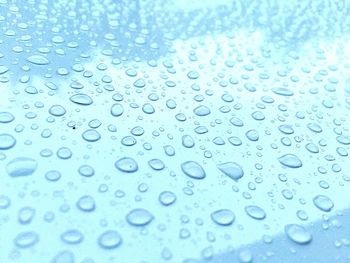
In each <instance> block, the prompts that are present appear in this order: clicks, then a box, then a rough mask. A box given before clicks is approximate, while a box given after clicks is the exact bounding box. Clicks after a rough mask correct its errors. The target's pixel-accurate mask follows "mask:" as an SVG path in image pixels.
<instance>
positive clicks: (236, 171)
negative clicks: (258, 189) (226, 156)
mask: <svg viewBox="0 0 350 263" xmlns="http://www.w3.org/2000/svg"><path fill="white" fill-rule="evenodd" d="M216 167H217V168H218V169H219V170H220V171H221V172H223V173H224V174H225V175H227V176H228V177H230V178H231V179H233V180H235V181H237V180H238V179H240V178H242V177H243V175H244V172H243V169H242V167H241V166H240V165H239V164H238V163H235V162H227V163H221V164H218V165H217V166H216Z"/></svg>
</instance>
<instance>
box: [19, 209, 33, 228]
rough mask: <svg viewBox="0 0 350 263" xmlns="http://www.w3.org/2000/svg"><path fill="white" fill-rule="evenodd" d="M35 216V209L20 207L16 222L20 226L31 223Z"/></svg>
mask: <svg viewBox="0 0 350 263" xmlns="http://www.w3.org/2000/svg"><path fill="white" fill-rule="evenodd" d="M34 216H35V209H34V208H32V207H22V208H21V209H20V210H19V212H18V221H19V223H20V224H22V225H26V224H29V223H30V222H32V220H33V218H34Z"/></svg>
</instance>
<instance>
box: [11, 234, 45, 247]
mask: <svg viewBox="0 0 350 263" xmlns="http://www.w3.org/2000/svg"><path fill="white" fill-rule="evenodd" d="M38 242H39V236H38V234H37V233H35V232H32V231H27V232H21V233H19V234H18V235H17V236H16V237H15V240H14V243H15V245H16V246H17V247H18V248H28V247H31V246H34V245H35V244H36V243H38Z"/></svg>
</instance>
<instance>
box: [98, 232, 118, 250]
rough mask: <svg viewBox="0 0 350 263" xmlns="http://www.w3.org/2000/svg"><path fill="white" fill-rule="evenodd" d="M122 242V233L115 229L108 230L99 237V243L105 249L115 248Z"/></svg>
mask: <svg viewBox="0 0 350 263" xmlns="http://www.w3.org/2000/svg"><path fill="white" fill-rule="evenodd" d="M121 243H122V237H121V235H120V234H119V233H118V232H117V231H115V230H107V231H105V232H103V233H102V234H101V235H100V236H99V238H98V244H99V245H100V246H101V247H102V248H104V249H114V248H117V247H119V246H120V244H121Z"/></svg>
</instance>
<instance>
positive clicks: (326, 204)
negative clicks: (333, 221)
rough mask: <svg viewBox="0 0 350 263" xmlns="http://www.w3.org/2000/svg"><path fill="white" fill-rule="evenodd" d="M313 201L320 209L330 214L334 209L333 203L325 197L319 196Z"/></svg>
mask: <svg viewBox="0 0 350 263" xmlns="http://www.w3.org/2000/svg"><path fill="white" fill-rule="evenodd" d="M312 201H313V203H314V205H315V206H316V207H317V208H318V209H320V210H322V211H324V212H330V211H331V210H332V208H333V207H334V204H333V201H332V200H331V199H330V198H329V197H328V196H325V195H317V196H315V197H314V198H313V199H312Z"/></svg>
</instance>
